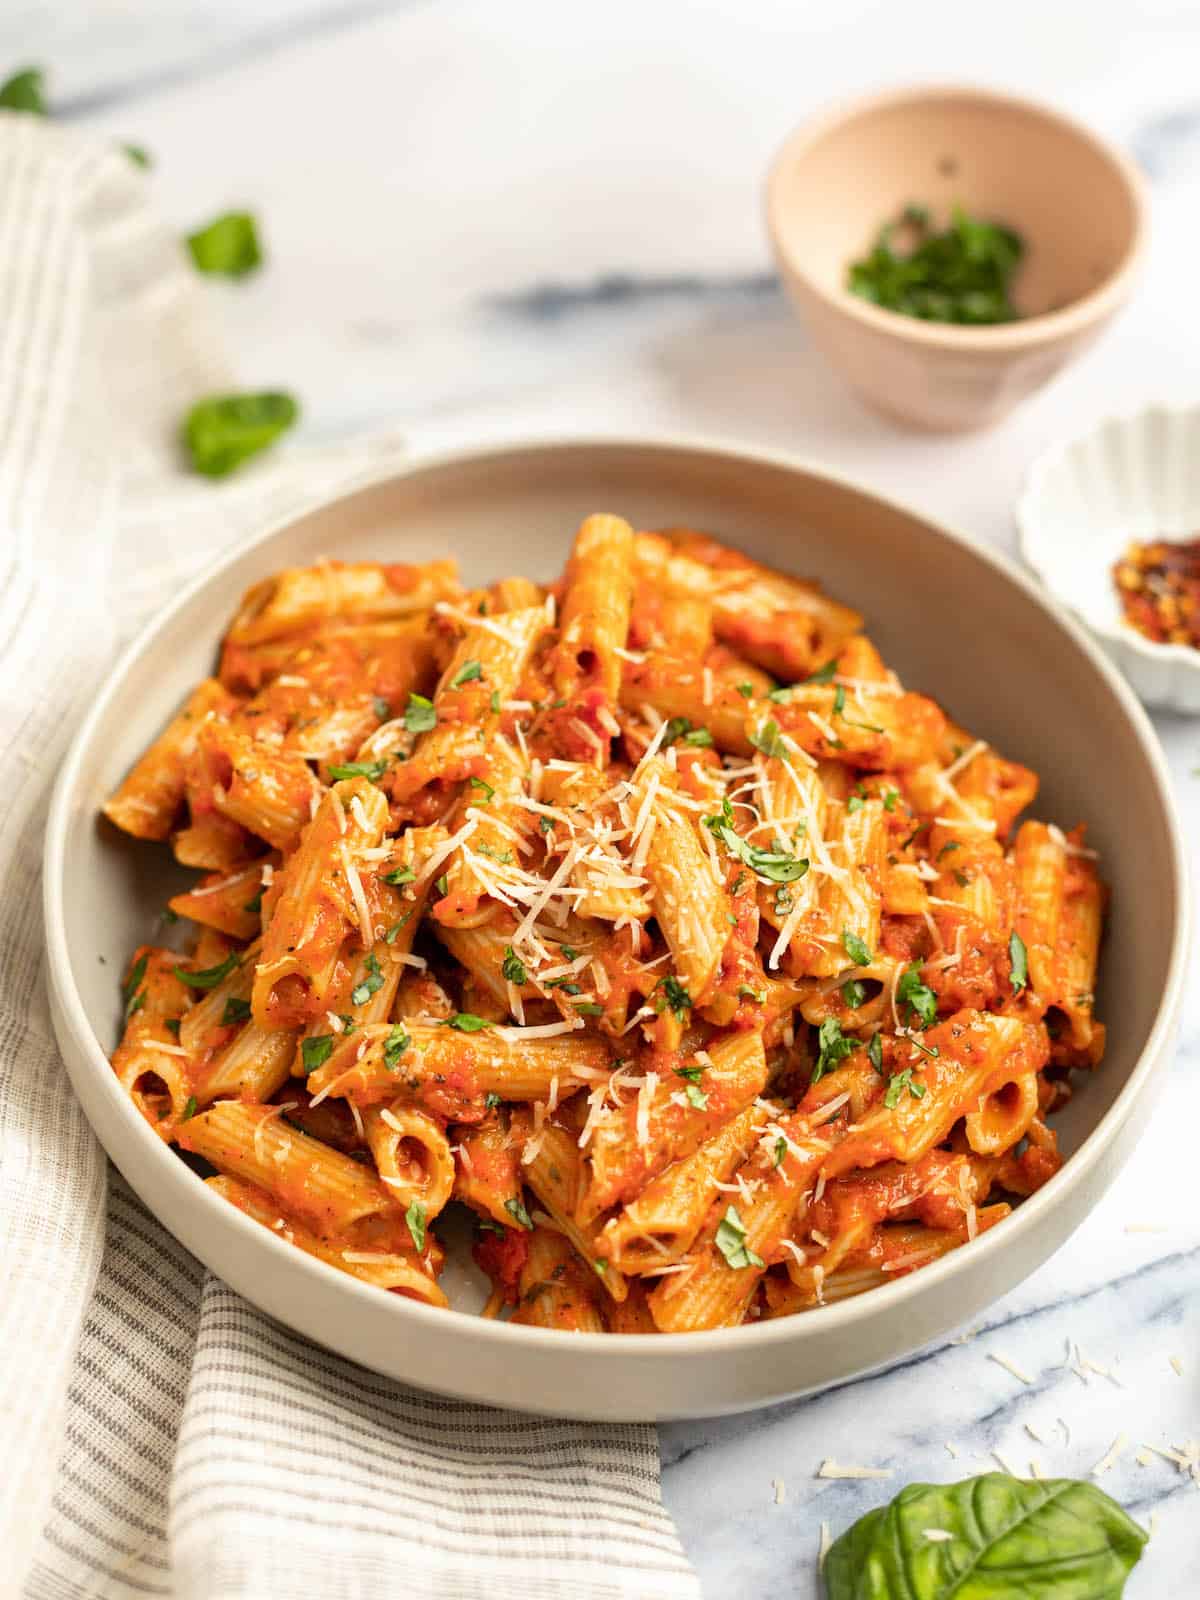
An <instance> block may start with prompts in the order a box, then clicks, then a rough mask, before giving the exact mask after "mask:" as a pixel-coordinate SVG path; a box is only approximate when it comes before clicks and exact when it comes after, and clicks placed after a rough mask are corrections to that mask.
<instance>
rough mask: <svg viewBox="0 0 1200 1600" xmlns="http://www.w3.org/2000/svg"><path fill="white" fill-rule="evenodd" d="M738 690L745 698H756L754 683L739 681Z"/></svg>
mask: <svg viewBox="0 0 1200 1600" xmlns="http://www.w3.org/2000/svg"><path fill="white" fill-rule="evenodd" d="M737 692H738V693H739V694H740V695H741V697H742V699H743V700H753V699H754V685H753V684H752V683H739V684H738V686H737Z"/></svg>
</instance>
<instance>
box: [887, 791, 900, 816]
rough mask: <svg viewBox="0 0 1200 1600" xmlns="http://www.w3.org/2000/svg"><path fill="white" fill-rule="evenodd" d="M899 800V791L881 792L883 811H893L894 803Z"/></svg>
mask: <svg viewBox="0 0 1200 1600" xmlns="http://www.w3.org/2000/svg"><path fill="white" fill-rule="evenodd" d="M899 798H900V791H899V789H885V790H884V791H883V809H884V810H885V811H895V809H896V802H897V800H899Z"/></svg>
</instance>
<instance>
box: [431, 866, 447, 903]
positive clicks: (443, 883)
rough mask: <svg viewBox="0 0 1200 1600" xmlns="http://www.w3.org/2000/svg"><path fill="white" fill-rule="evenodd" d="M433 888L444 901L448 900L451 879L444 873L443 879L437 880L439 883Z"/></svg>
mask: <svg viewBox="0 0 1200 1600" xmlns="http://www.w3.org/2000/svg"><path fill="white" fill-rule="evenodd" d="M433 887H434V888H435V889H436V890H437V892H438V893H439V894H440V895H441V897H442V899H443V900H444V899H445V898H446V896H447V895H448V894H449V893H450V879H449V878H448V877H447V876H446V874H445V873H444V872H443V873H442V875H441V877H440V878H439V879H438V880H437V882H436V883H435V884H434V886H433Z"/></svg>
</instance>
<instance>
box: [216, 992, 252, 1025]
mask: <svg viewBox="0 0 1200 1600" xmlns="http://www.w3.org/2000/svg"><path fill="white" fill-rule="evenodd" d="M249 1020H250V1002H249V1000H239V999H238V998H237V997H236V995H230V997H229V999H228V1000H226V1002H225V1009H224V1011H222V1013H221V1026H222V1027H223V1028H228V1027H229V1026H230V1025H231V1024H232V1023H235V1022H249Z"/></svg>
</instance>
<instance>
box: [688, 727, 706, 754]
mask: <svg viewBox="0 0 1200 1600" xmlns="http://www.w3.org/2000/svg"><path fill="white" fill-rule="evenodd" d="M683 742H684V744H690V745H691V746H692V748H693V750H711V749H712V742H713V736H712V734H711V733H709V731H708V729H707V728H693V729H692V731H691V732H690V733H685V734H684V736H683Z"/></svg>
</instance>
